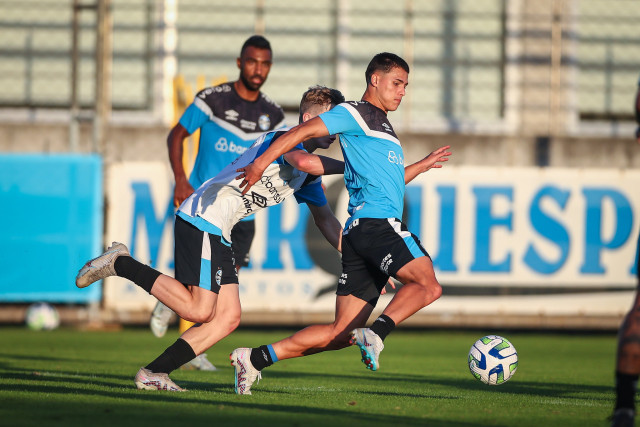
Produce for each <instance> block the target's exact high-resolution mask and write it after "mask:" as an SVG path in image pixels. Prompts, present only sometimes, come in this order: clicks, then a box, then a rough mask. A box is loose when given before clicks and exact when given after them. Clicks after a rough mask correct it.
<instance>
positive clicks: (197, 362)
mask: <svg viewBox="0 0 640 427" xmlns="http://www.w3.org/2000/svg"><path fill="white" fill-rule="evenodd" d="M180 369H184V370H187V371H217V370H218V368H216V367H215V366H214V365H213V363H211V362H209V359H207V354H206V353H202V354H201V355H200V356H196V357H194V358H193V359H192V360H190V361H189V362H187V363H185V364H184V365H182V366H181V367H180Z"/></svg>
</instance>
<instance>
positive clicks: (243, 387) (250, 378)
mask: <svg viewBox="0 0 640 427" xmlns="http://www.w3.org/2000/svg"><path fill="white" fill-rule="evenodd" d="M249 356H251V349H250V348H236V349H235V350H233V352H232V353H231V354H230V355H229V359H231V364H232V365H233V367H234V371H235V374H236V381H235V391H236V394H251V386H252V385H253V383H254V382H255V381H256V380H258V382H259V381H260V380H261V379H262V374H261V373H260V371H258V370H257V369H256V368H254V367H253V365H252V364H251V360H250V359H249Z"/></svg>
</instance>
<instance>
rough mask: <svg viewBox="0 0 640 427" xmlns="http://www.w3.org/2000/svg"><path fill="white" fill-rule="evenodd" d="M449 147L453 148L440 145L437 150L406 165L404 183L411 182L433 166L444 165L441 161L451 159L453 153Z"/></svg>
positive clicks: (439, 166)
mask: <svg viewBox="0 0 640 427" xmlns="http://www.w3.org/2000/svg"><path fill="white" fill-rule="evenodd" d="M449 148H451V146H450V145H445V146H444V147H440V148H438V149H437V150H435V151H433V152H431V153H430V154H429V155H428V156H427V157H425V158H424V159H422V160H420V161H417V162H415V163H414V164H412V165H409V166H407V167H405V168H404V183H405V184H408V183H410V182H411V181H413V179H414V178H415V177H416V176H418V175H420V174H421V173H424V172H426V171H428V170H429V169H431V168H441V167H442V165H441V164H440V163H444V162H447V161H449V156H450V155H451V151H448V150H449Z"/></svg>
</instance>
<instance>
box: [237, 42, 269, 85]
mask: <svg viewBox="0 0 640 427" xmlns="http://www.w3.org/2000/svg"><path fill="white" fill-rule="evenodd" d="M237 64H238V68H239V69H240V81H242V84H243V85H244V86H245V87H246V88H247V89H249V90H251V91H258V90H260V87H262V85H263V84H264V82H265V81H266V80H267V76H268V75H269V70H270V69H271V51H270V50H268V49H259V48H257V47H254V46H248V47H247V48H246V49H245V50H244V51H243V52H242V55H241V56H240V58H238V59H237Z"/></svg>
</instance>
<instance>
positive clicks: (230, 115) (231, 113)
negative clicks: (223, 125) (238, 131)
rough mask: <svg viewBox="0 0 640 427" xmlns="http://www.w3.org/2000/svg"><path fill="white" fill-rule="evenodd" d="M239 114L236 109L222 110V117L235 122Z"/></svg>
mask: <svg viewBox="0 0 640 427" xmlns="http://www.w3.org/2000/svg"><path fill="white" fill-rule="evenodd" d="M239 115H240V113H238V112H237V111H236V110H227V111H225V112H224V119H225V120H226V121H228V122H237V121H238V116H239Z"/></svg>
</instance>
